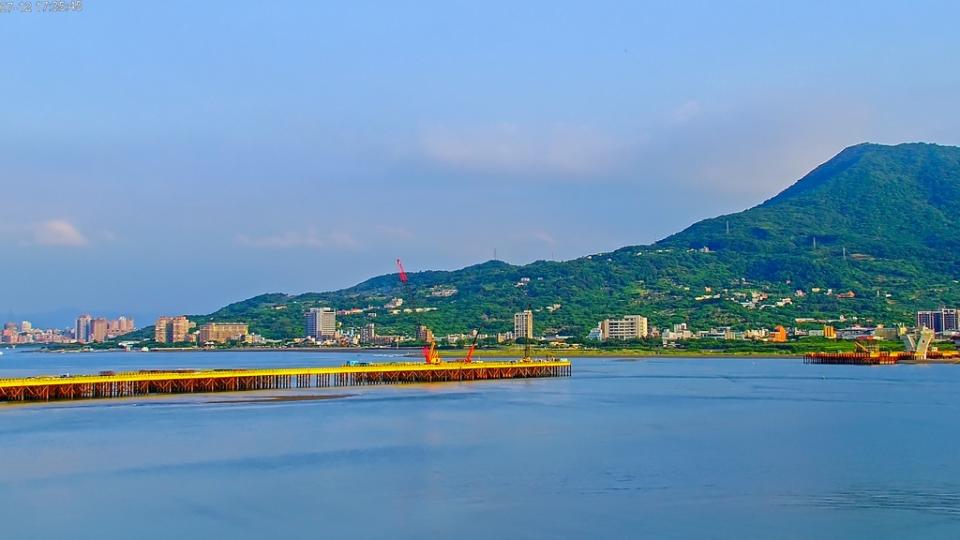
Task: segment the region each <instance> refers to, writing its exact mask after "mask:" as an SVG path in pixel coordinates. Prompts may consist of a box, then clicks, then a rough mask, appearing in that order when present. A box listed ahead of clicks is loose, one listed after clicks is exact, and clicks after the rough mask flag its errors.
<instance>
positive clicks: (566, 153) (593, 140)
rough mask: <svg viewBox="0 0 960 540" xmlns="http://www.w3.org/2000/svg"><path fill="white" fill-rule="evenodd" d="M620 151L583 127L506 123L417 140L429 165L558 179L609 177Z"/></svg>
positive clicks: (432, 132)
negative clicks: (557, 177) (564, 177)
mask: <svg viewBox="0 0 960 540" xmlns="http://www.w3.org/2000/svg"><path fill="white" fill-rule="evenodd" d="M624 150H625V145H624V144H622V143H621V142H619V141H617V140H615V139H614V138H613V137H610V136H609V135H606V134H603V133H600V132H598V131H595V130H592V129H590V128H587V127H584V126H572V125H567V124H554V125H551V126H548V127H534V128H531V127H525V126H520V125H517V124H510V123H501V124H496V125H490V126H482V127H475V128H470V129H460V130H452V129H446V128H439V129H430V130H427V131H426V132H424V133H423V134H422V136H421V137H420V148H419V151H420V153H421V155H422V156H423V157H424V158H425V159H427V160H428V161H430V162H433V163H438V164H440V165H444V166H447V167H452V168H456V169H460V170H474V171H480V172H501V173H513V174H527V175H537V174H541V175H542V174H549V175H561V176H586V175H592V174H599V173H604V172H607V171H608V170H609V169H611V168H612V167H613V166H614V165H615V164H616V163H617V162H618V161H619V160H620V158H621V155H622V154H623V152H624Z"/></svg>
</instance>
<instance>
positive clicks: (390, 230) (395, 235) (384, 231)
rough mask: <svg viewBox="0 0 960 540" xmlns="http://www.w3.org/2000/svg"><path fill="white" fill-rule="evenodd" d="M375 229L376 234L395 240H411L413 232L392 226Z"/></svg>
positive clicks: (378, 226) (379, 226) (381, 226)
mask: <svg viewBox="0 0 960 540" xmlns="http://www.w3.org/2000/svg"><path fill="white" fill-rule="evenodd" d="M376 229H377V232H379V233H380V234H381V235H383V236H385V237H386V238H392V239H396V240H412V239H413V238H414V234H413V231H411V230H409V229H406V228H404V227H395V226H393V225H377V227H376Z"/></svg>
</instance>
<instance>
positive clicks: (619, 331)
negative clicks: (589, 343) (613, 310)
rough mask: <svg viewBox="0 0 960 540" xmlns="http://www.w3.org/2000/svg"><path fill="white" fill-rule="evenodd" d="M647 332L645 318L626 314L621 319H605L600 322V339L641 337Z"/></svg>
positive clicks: (645, 335)
mask: <svg viewBox="0 0 960 540" xmlns="http://www.w3.org/2000/svg"><path fill="white" fill-rule="evenodd" d="M648 334H649V329H648V327H647V318H646V317H641V316H640V315H628V316H626V317H624V318H622V319H606V320H604V321H602V322H601V323H600V339H602V340H607V339H643V338H645V337H647V335H648Z"/></svg>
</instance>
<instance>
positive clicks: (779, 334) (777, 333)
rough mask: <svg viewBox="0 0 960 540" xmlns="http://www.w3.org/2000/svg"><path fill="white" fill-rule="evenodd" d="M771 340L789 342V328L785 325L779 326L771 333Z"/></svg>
mask: <svg viewBox="0 0 960 540" xmlns="http://www.w3.org/2000/svg"><path fill="white" fill-rule="evenodd" d="M770 341H771V342H773V343H786V342H787V329H786V328H784V327H783V326H777V327H776V328H775V329H774V330H773V333H772V334H770Z"/></svg>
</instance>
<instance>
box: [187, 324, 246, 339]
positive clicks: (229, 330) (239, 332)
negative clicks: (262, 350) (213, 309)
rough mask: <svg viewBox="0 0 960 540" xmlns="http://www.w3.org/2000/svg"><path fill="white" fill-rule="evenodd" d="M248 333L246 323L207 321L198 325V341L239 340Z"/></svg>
mask: <svg viewBox="0 0 960 540" xmlns="http://www.w3.org/2000/svg"><path fill="white" fill-rule="evenodd" d="M248 335H250V330H249V329H248V327H247V325H246V323H214V322H212V323H207V324H204V325H201V326H200V337H199V342H200V343H226V342H228V341H241V340H242V339H243V338H245V337H246V336H248Z"/></svg>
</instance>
